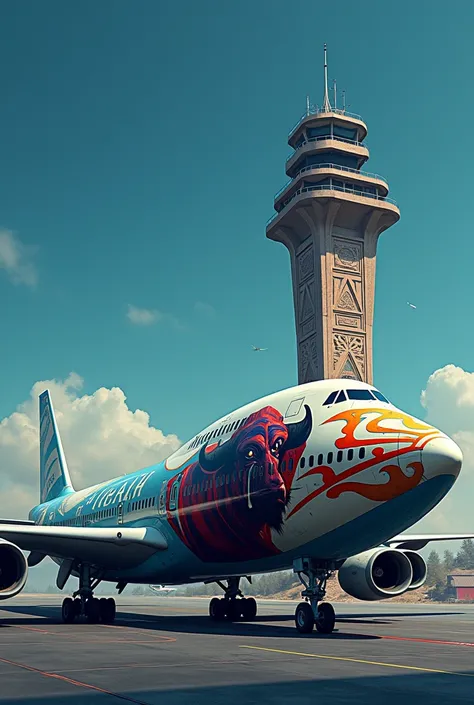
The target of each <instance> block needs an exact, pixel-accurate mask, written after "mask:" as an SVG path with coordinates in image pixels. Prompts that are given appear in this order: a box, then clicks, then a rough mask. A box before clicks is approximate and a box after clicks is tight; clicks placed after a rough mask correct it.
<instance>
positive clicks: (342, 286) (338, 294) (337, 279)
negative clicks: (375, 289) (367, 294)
mask: <svg viewBox="0 0 474 705" xmlns="http://www.w3.org/2000/svg"><path fill="white" fill-rule="evenodd" d="M361 300H362V283H361V281H360V280H357V279H355V278H350V277H344V276H338V275H334V277H333V301H334V307H335V308H338V309H342V310H343V311H354V312H361V311H362V304H361Z"/></svg>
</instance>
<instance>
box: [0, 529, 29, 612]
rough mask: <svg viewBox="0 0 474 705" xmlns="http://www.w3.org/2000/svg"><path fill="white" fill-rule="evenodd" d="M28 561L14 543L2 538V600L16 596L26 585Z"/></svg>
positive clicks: (0, 546)
mask: <svg viewBox="0 0 474 705" xmlns="http://www.w3.org/2000/svg"><path fill="white" fill-rule="evenodd" d="M27 577H28V563H27V561H26V558H25V556H24V555H23V553H22V551H21V550H20V549H19V548H18V546H15V544H14V543H10V542H9V541H4V540H3V539H0V600H8V598H10V597H15V595H18V593H19V592H21V591H22V590H23V588H24V587H25V583H26V579H27Z"/></svg>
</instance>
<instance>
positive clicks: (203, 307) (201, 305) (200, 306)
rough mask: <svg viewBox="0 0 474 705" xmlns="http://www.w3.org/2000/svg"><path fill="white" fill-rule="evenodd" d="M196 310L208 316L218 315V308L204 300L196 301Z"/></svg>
mask: <svg viewBox="0 0 474 705" xmlns="http://www.w3.org/2000/svg"><path fill="white" fill-rule="evenodd" d="M194 310H195V311H196V313H198V314H199V315H201V316H205V317H206V318H215V317H216V309H215V308H214V306H211V305H210V304H206V303H205V302H204V301H196V303H195V304H194Z"/></svg>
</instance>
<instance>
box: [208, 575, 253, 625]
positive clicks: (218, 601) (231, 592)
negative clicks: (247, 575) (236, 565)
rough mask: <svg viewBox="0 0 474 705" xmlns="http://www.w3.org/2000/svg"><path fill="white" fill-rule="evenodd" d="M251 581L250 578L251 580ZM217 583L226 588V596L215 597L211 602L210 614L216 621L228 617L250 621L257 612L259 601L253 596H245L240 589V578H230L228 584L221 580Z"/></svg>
mask: <svg viewBox="0 0 474 705" xmlns="http://www.w3.org/2000/svg"><path fill="white" fill-rule="evenodd" d="M249 582H250V580H249ZM216 583H217V584H218V585H219V587H221V588H222V589H223V590H224V597H221V598H219V597H213V598H212V600H211V602H210V603H209V616H210V618H211V619H213V620H214V621H215V622H220V621H222V620H224V619H227V620H228V621H229V622H236V621H238V620H239V619H243V620H244V621H246V622H250V621H251V620H252V619H255V617H256V614H257V603H256V601H255V599H254V598H253V597H244V596H243V595H242V592H241V590H240V589H239V583H240V578H229V579H228V580H227V586H226V585H224V584H223V583H222V582H221V581H220V580H216Z"/></svg>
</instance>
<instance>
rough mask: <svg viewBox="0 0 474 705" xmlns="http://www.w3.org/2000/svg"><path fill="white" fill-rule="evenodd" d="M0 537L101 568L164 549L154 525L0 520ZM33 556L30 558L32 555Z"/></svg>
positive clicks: (121, 564) (129, 562)
mask: <svg viewBox="0 0 474 705" xmlns="http://www.w3.org/2000/svg"><path fill="white" fill-rule="evenodd" d="M0 539H5V540H6V541H11V542H12V543H14V544H16V545H17V546H18V548H21V549H22V550H24V551H32V553H34V554H35V556H34V560H32V563H31V564H32V565H35V564H36V562H39V561H37V557H38V554H43V555H46V556H52V557H54V558H70V559H74V560H79V561H86V562H88V563H91V564H93V565H97V566H100V567H101V568H104V569H107V568H116V569H120V568H127V567H129V566H134V565H138V564H139V563H142V562H143V561H144V560H146V559H147V558H149V557H150V556H151V555H152V554H153V553H156V551H164V550H166V549H167V548H168V544H167V542H166V539H165V537H164V536H163V534H161V532H160V531H159V530H158V529H156V528H155V527H123V526H110V527H97V528H96V527H77V526H42V525H39V524H36V525H28V524H26V525H25V524H14V523H9V524H4V523H0ZM32 558H33V557H32Z"/></svg>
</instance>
